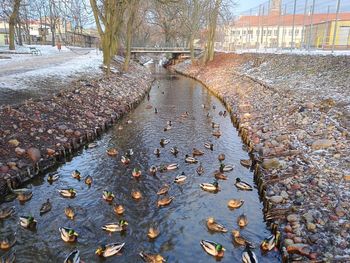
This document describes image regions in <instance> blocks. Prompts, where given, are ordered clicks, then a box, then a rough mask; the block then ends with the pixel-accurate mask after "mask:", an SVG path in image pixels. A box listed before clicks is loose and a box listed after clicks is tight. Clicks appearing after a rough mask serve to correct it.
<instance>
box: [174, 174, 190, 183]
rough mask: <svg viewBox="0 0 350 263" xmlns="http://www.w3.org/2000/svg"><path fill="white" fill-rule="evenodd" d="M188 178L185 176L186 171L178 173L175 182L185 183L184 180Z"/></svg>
mask: <svg viewBox="0 0 350 263" xmlns="http://www.w3.org/2000/svg"><path fill="white" fill-rule="evenodd" d="M186 178H187V176H185V173H184V172H182V173H181V175H178V176H176V177H175V179H174V183H177V184H180V183H183V182H185V180H186Z"/></svg>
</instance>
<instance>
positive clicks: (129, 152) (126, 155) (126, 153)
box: [125, 149, 134, 158]
mask: <svg viewBox="0 0 350 263" xmlns="http://www.w3.org/2000/svg"><path fill="white" fill-rule="evenodd" d="M133 155H134V151H133V149H129V150H127V151H126V152H125V157H128V158H130V157H131V156H133Z"/></svg>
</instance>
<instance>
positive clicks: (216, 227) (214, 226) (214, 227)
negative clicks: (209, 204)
mask: <svg viewBox="0 0 350 263" xmlns="http://www.w3.org/2000/svg"><path fill="white" fill-rule="evenodd" d="M207 227H208V229H209V230H211V231H214V232H222V233H226V232H227V229H226V228H225V227H224V226H223V225H221V224H219V223H217V222H215V219H214V217H209V218H208V219H207Z"/></svg>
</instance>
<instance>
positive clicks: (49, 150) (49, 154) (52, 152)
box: [46, 148, 56, 156]
mask: <svg viewBox="0 0 350 263" xmlns="http://www.w3.org/2000/svg"><path fill="white" fill-rule="evenodd" d="M46 152H47V155H48V156H52V155H54V154H55V152H56V151H55V150H53V149H50V148H47V149H46Z"/></svg>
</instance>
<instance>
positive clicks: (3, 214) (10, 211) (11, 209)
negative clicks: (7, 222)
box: [0, 206, 15, 219]
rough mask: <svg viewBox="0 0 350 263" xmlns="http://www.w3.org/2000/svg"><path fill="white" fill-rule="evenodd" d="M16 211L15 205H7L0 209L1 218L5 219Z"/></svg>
mask: <svg viewBox="0 0 350 263" xmlns="http://www.w3.org/2000/svg"><path fill="white" fill-rule="evenodd" d="M14 212H15V207H14V206H10V207H5V208H3V209H0V219H5V218H8V217H10V216H12V214H13V213H14Z"/></svg>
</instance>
